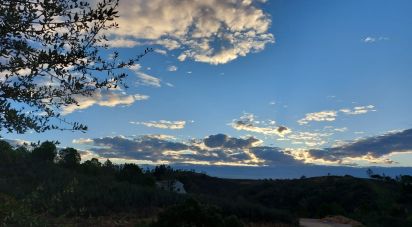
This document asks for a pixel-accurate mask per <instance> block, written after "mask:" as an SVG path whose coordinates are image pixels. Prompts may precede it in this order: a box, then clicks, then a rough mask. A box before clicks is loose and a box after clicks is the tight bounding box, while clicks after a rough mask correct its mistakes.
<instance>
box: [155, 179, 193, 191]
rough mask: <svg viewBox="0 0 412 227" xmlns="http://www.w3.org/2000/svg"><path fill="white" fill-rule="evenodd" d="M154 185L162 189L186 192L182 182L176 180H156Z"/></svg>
mask: <svg viewBox="0 0 412 227" xmlns="http://www.w3.org/2000/svg"><path fill="white" fill-rule="evenodd" d="M156 186H157V187H158V188H160V189H162V190H166V191H171V192H176V193H182V194H186V190H185V188H184V184H183V183H182V182H180V181H178V180H162V181H157V182H156Z"/></svg>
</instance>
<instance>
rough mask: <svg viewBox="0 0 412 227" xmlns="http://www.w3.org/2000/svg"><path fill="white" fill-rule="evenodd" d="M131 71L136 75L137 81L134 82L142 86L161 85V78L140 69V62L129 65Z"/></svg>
mask: <svg viewBox="0 0 412 227" xmlns="http://www.w3.org/2000/svg"><path fill="white" fill-rule="evenodd" d="M129 69H130V70H131V71H133V72H134V73H135V74H136V76H137V77H138V79H139V80H138V81H137V83H136V84H138V85H143V86H151V87H161V86H162V80H160V79H159V78H157V77H154V76H151V75H149V74H146V73H144V72H142V71H141V69H142V66H141V65H140V64H134V65H132V66H130V67H129Z"/></svg>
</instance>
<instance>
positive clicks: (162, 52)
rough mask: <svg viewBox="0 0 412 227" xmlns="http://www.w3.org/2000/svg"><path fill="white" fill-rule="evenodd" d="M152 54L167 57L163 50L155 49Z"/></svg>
mask: <svg viewBox="0 0 412 227" xmlns="http://www.w3.org/2000/svg"><path fill="white" fill-rule="evenodd" d="M154 52H156V53H158V54H161V55H167V51H166V50H163V49H155V50H154Z"/></svg>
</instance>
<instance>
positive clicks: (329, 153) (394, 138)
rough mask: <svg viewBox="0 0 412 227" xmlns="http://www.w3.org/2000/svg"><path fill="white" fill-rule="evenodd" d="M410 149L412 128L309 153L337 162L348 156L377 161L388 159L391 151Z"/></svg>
mask: <svg viewBox="0 0 412 227" xmlns="http://www.w3.org/2000/svg"><path fill="white" fill-rule="evenodd" d="M410 151H412V129H408V130H404V131H400V132H391V133H387V134H384V135H381V136H375V137H369V138H365V139H361V140H357V141H354V142H350V143H346V144H343V145H340V146H336V147H332V148H325V149H316V150H309V154H310V156H311V157H312V158H314V159H324V160H328V161H336V162H342V161H344V160H345V159H348V158H351V159H354V158H358V159H364V160H366V161H369V162H376V161H382V160H383V161H388V160H386V159H385V156H388V155H390V154H391V153H395V152H410ZM389 161H390V160H389Z"/></svg>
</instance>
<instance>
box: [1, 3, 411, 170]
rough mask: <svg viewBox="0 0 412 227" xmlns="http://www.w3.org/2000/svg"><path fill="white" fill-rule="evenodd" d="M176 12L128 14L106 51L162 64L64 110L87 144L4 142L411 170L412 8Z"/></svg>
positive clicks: (95, 152) (302, 6)
mask: <svg viewBox="0 0 412 227" xmlns="http://www.w3.org/2000/svg"><path fill="white" fill-rule="evenodd" d="M173 2H174V1H162V0H155V1H151V3H147V2H145V1H144V0H135V1H128V2H127V3H123V5H122V4H121V6H120V8H119V11H120V15H121V17H120V18H119V24H120V29H119V30H117V31H110V32H109V37H111V39H112V42H111V43H110V42H109V45H112V48H111V49H109V50H108V52H111V51H119V52H120V54H121V55H122V56H123V57H124V58H127V57H131V56H134V55H136V54H138V53H141V52H142V50H143V49H144V48H146V47H151V48H154V49H155V52H153V53H151V54H149V55H147V56H146V57H144V58H143V59H142V61H141V62H140V63H139V65H136V66H135V67H134V68H132V69H130V70H128V71H127V72H129V73H130V75H129V78H128V79H127V82H128V84H129V86H130V88H129V89H127V90H122V91H113V92H106V93H105V92H102V93H101V94H99V95H98V96H97V95H96V96H94V97H91V98H88V99H81V100H80V102H79V103H80V105H81V106H82V108H72V109H70V108H69V110H67V109H66V110H63V113H65V117H67V118H68V119H70V120H75V121H80V122H82V123H86V124H87V125H88V126H89V128H90V129H89V131H88V132H87V133H80V132H74V133H73V132H57V131H51V132H46V133H42V134H34V133H32V134H25V135H14V134H6V135H4V137H5V138H8V139H21V140H27V141H37V140H41V141H42V140H46V139H48V140H59V141H60V142H61V143H62V146H74V147H76V148H78V149H82V150H85V152H84V155H83V158H84V159H85V158H90V157H100V158H102V159H105V158H112V159H113V158H114V159H115V160H117V161H118V162H124V161H137V162H138V163H147V162H149V163H153V162H154V163H169V164H179V163H185V164H195V165H199V164H200V165H208V166H220V165H224V166H226V165H229V166H232V165H241V166H243V165H246V166H249V165H250V166H262V167H263V166H278V165H283V164H284V165H290V166H300V165H305V164H319V165H334V166H335V165H337V166H341V165H350V166H359V165H360V166H369V165H374V166H375V165H378V166H387V167H392V166H393V167H394V166H407V167H408V166H411V165H412V144H411V136H410V135H411V134H412V133H411V132H409V131H404V130H407V129H410V128H412V118H411V115H410V113H411V110H412V105H410V100H411V99H412V92H411V87H412V56H411V55H412V54H411V53H412V42H411V40H412V30H411V29H410V25H411V24H412V16H411V14H410V12H411V10H412V2H410V1H408V0H396V1H384V0H374V1H372V0H360V1H359V0H348V1H330V0H313V1H305V0H283V1H282V0H268V1H263V0H254V1H246V0H245V1H242V0H235V1H229V0H225V1H217V2H216V1H215V0H205V1H199V2H201V3H199V2H195V1H190V0H187V1H180V2H179V1H178V2H179V3H178V4H177V3H173ZM185 15H186V16H185ZM187 15H191V16H190V17H188V16H187ZM205 45H206V47H205ZM122 92H123V93H122ZM105 101H106V102H105ZM211 135H221V136H219V137H210V136H211ZM393 137H396V138H397V139H392V138H393ZM154 138H156V140H155V139H154ZM248 138H249V139H250V138H253V139H254V140H253V141H252V140H248ZM206 139H210V140H212V139H218V140H219V141H220V142H222V140H224V141H226V142H225V143H220V144H218V145H216V146H212V147H210V146H207V144H206ZM245 141H246V142H245ZM394 141H395V142H394ZM232 142H233V143H232ZM249 142H250V143H249ZM124 143H128V145H125V144H124ZM130 143H131V144H130ZM150 143H152V144H150ZM171 143H174V145H173V146H177V144H180V145H181V144H184V145H185V146H186V147H183V148H179V149H176V148H175V147H174V148H170V147H168V146H169V145H171ZM245 143H246V144H247V145H245ZM358 143H361V145H362V146H360V145H359V146H358ZM362 143H363V144H362ZM380 143H385V144H380ZM147 144H150V146H148V145H147ZM234 144H235V145H234ZM239 144H240V145H239ZM180 145H179V146H180ZM366 145H368V146H366ZM378 145H379V146H378ZM380 146H382V147H385V148H386V149H385V150H379V149H377V150H374V149H375V148H376V147H380ZM263 147H265V148H266V150H267V149H269V150H270V152H272V153H270V152H269V153H267V152H266V153H265V155H263V154H262V153H259V152H260V151H261V150H262V148H263ZM116 148H119V149H120V148H122V149H128V150H127V151H118V150H116ZM333 148H336V149H335V150H333V151H332V150H331V149H333ZM142 149H145V151H147V152H148V153H147V154H145V155H136V153H139V152H141V150H142ZM150 149H153V151H152V150H150ZM316 150H322V151H323V152H322V154H323V155H314V154H315V153H316V152H315V151H316ZM378 150H379V151H378ZM172 151H173V152H172ZM122 152H127V154H125V153H122ZM219 152H222V154H220V153H219ZM314 152H315V153H314ZM328 152H329V153H328ZM331 152H338V153H339V155H333V156H332V155H330V153H331ZM131 153H132V154H131ZM189 153H190V154H191V155H190V156H189V155H188V154H189ZM216 153H217V154H216ZM108 154H110V155H108ZM113 154H114V155H113ZM151 154H153V156H156V158H153V157H151ZM268 154H269V156H270V157H268ZM273 154H275V156H276V157H272V156H273ZM316 154H320V153H319V152H318V153H316ZM334 154H335V153H334ZM271 155H272V156H271ZM212 156H214V157H216V158H215V159H210V157H212ZM278 156H279V157H278ZM205 157H208V158H205ZM116 158H117V159H116ZM205 160H206V161H205ZM285 168H286V167H285Z"/></svg>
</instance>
